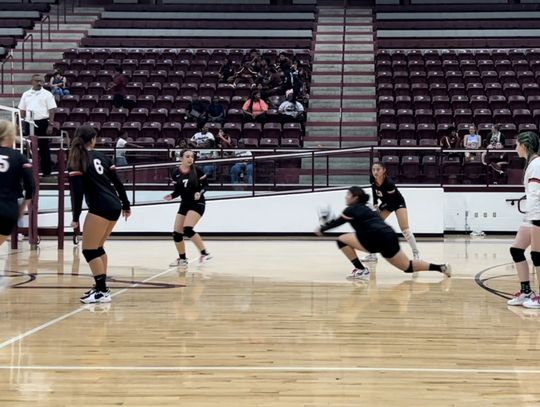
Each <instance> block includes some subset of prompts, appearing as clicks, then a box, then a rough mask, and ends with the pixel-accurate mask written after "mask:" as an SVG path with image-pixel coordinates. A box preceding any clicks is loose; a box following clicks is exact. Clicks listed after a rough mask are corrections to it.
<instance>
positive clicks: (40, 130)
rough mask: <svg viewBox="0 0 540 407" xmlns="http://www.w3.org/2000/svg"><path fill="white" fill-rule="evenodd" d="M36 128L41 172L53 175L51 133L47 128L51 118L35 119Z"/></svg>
mask: <svg viewBox="0 0 540 407" xmlns="http://www.w3.org/2000/svg"><path fill="white" fill-rule="evenodd" d="M34 123H35V124H36V126H37V127H36V128H35V129H34V134H35V135H36V136H37V138H38V148H39V161H40V163H41V172H42V173H43V176H44V177H46V176H48V175H51V150H50V149H49V135H48V134H47V128H48V127H49V119H41V120H35V121H34Z"/></svg>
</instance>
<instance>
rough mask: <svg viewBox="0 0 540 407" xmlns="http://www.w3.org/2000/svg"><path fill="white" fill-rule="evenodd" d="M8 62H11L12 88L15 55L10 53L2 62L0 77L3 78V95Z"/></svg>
mask: <svg viewBox="0 0 540 407" xmlns="http://www.w3.org/2000/svg"><path fill="white" fill-rule="evenodd" d="M8 61H11V64H10V67H11V68H10V72H9V77H10V78H11V79H10V83H11V86H12V87H13V54H12V53H11V52H10V53H9V55H8V56H7V57H6V58H5V59H4V60H3V61H2V65H1V66H0V75H1V76H2V83H1V86H0V87H1V89H2V93H4V69H5V65H6V63H7V62H8Z"/></svg>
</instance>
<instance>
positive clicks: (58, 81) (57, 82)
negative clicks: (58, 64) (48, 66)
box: [49, 71, 69, 96]
mask: <svg viewBox="0 0 540 407" xmlns="http://www.w3.org/2000/svg"><path fill="white" fill-rule="evenodd" d="M49 85H50V86H51V92H52V94H53V95H54V96H65V95H69V90H68V89H67V81H66V77H65V76H63V75H62V74H61V73H60V72H59V71H55V73H54V75H53V76H51V79H50V80H49Z"/></svg>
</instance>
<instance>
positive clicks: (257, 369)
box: [0, 365, 540, 375]
mask: <svg viewBox="0 0 540 407" xmlns="http://www.w3.org/2000/svg"><path fill="white" fill-rule="evenodd" d="M0 370H58V371H111V372H114V371H132V372H177V373H181V372H263V373H264V372H268V373H271V372H291V373H295V372H298V373H300V372H307V373H311V372H313V373H315V372H345V373H347V372H348V373H362V372H381V373H384V372H396V373H411V372H415V373H456V374H457V373H471V374H516V373H519V374H535V375H536V374H540V369H497V368H421V367H367V366H356V367H355V366H344V367H339V366H63V365H41V366H40V365H27V366H18V365H0Z"/></svg>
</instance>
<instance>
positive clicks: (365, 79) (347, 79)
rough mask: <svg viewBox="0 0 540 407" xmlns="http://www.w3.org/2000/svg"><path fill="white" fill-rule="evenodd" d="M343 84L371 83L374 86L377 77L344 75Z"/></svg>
mask: <svg viewBox="0 0 540 407" xmlns="http://www.w3.org/2000/svg"><path fill="white" fill-rule="evenodd" d="M340 79H341V78H340ZM321 82H322V81H321ZM343 83H344V84H347V83H370V84H374V83H375V75H343Z"/></svg>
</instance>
